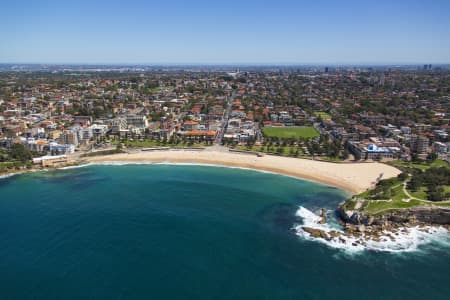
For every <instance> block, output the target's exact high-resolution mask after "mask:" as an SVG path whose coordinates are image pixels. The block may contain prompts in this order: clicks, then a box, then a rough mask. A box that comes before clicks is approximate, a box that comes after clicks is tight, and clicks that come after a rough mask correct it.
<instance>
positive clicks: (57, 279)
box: [0, 164, 450, 300]
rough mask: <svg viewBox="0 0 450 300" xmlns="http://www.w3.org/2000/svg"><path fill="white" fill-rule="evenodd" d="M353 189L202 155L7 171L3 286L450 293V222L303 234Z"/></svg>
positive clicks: (2, 293)
mask: <svg viewBox="0 0 450 300" xmlns="http://www.w3.org/2000/svg"><path fill="white" fill-rule="evenodd" d="M348 196H349V195H348V194H347V193H346V192H344V191H342V190H339V189H336V188H333V187H329V186H325V185H322V184H318V183H314V182H309V181H304V180H299V179H295V178H291V177H287V176H281V175H276V174H270V173H263V172H258V171H252V170H242V169H235V168H224V167H211V166H194V165H170V164H154V165H91V166H86V167H82V168H73V169H67V170H56V171H47V172H36V173H29V174H21V175H17V176H13V177H10V178H3V179H0V299H2V300H6V299H46V300H49V299H277V300H280V299H358V300H361V299H449V298H450V284H449V282H450V251H449V250H450V241H449V240H448V234H447V235H444V236H439V238H436V237H430V238H428V239H427V238H426V237H423V238H421V239H419V240H418V241H417V242H416V243H414V245H407V246H405V248H404V249H401V248H400V250H399V248H398V247H397V246H398V245H397V246H396V247H397V248H395V250H396V251H377V250H374V249H359V248H358V249H353V248H351V247H348V248H347V247H342V246H341V247H336V246H335V245H332V244H327V243H324V242H321V241H316V240H313V239H310V238H306V237H304V236H301V235H299V234H298V232H297V230H296V229H295V228H296V227H297V226H298V225H299V224H302V223H306V222H308V216H309V215H310V214H312V213H317V212H318V211H319V210H320V209H321V208H325V209H326V210H327V211H328V214H329V220H330V223H332V225H330V226H337V225H336V224H335V220H334V219H333V209H334V208H335V207H336V206H337V205H338V204H339V203H340V202H342V201H344V200H345V199H346V198H347V197H348ZM312 216H314V215H312ZM333 222H334V225H333ZM386 250H389V249H386ZM403 250H404V251H403Z"/></svg>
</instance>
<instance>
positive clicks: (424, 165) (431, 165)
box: [389, 159, 450, 171]
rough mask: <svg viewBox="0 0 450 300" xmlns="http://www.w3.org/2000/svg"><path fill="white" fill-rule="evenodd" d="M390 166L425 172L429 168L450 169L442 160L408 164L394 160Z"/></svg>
mask: <svg viewBox="0 0 450 300" xmlns="http://www.w3.org/2000/svg"><path fill="white" fill-rule="evenodd" d="M389 164H390V165H392V166H394V167H408V168H416V169H420V170H422V171H425V170H426V169H429V168H439V167H446V168H450V165H449V164H448V163H447V162H445V161H443V160H440V159H436V160H435V161H433V162H432V163H428V162H407V161H401V160H394V161H392V162H389Z"/></svg>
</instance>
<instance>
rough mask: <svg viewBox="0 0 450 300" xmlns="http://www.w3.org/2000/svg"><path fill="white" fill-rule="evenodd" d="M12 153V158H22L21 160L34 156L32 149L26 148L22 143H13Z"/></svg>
mask: <svg viewBox="0 0 450 300" xmlns="http://www.w3.org/2000/svg"><path fill="white" fill-rule="evenodd" d="M10 155H11V157H12V158H14V159H17V160H20V161H21V162H26V161H28V160H31V158H32V155H31V152H30V150H28V149H26V148H25V146H24V145H22V144H13V145H12V146H11V150H10Z"/></svg>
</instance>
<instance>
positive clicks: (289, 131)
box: [262, 126, 320, 139]
mask: <svg viewBox="0 0 450 300" xmlns="http://www.w3.org/2000/svg"><path fill="white" fill-rule="evenodd" d="M262 131H263V134H264V136H266V137H273V138H281V139H301V138H303V139H308V138H315V137H318V136H319V135H320V134H319V132H317V130H316V129H315V128H314V127H309V126H299V127H263V128H262Z"/></svg>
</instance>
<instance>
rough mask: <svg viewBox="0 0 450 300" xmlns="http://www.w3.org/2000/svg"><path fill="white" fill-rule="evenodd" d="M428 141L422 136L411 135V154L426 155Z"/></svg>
mask: <svg viewBox="0 0 450 300" xmlns="http://www.w3.org/2000/svg"><path fill="white" fill-rule="evenodd" d="M429 143H430V140H429V139H428V138H427V137H426V136H423V135H415V134H414V135H412V136H411V151H412V152H413V153H419V154H422V153H426V152H427V150H428V145H429Z"/></svg>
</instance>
